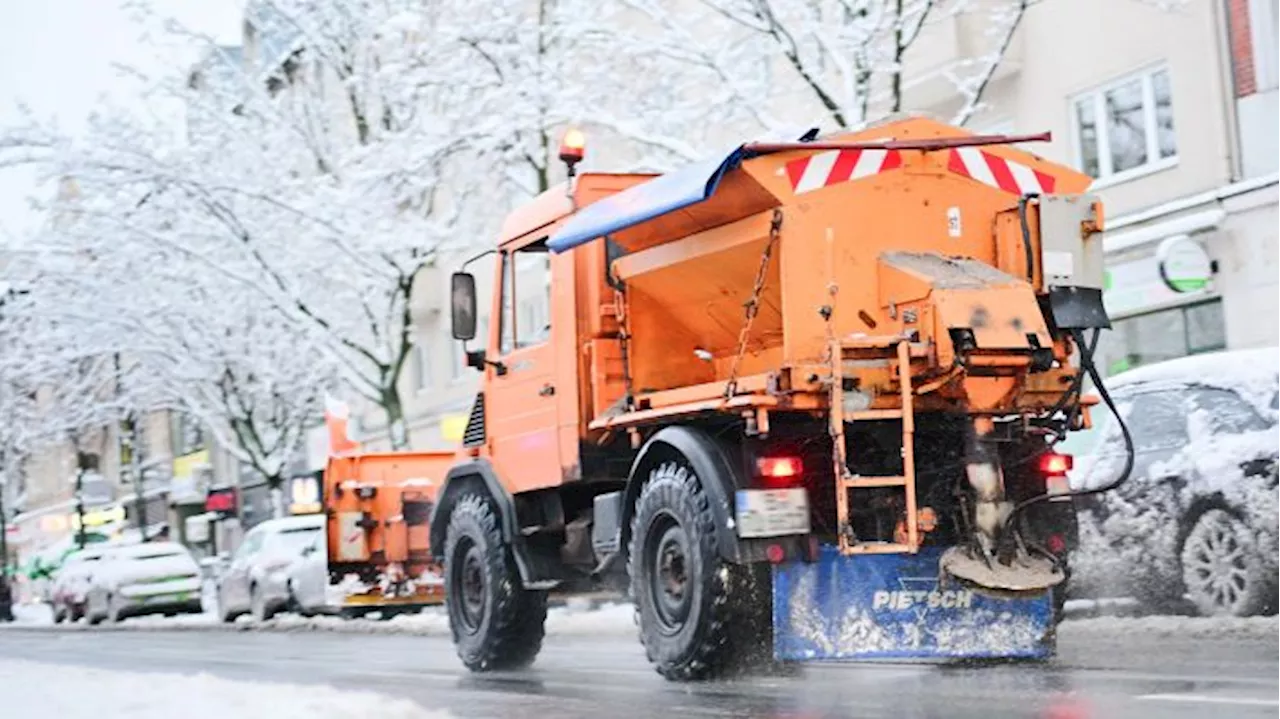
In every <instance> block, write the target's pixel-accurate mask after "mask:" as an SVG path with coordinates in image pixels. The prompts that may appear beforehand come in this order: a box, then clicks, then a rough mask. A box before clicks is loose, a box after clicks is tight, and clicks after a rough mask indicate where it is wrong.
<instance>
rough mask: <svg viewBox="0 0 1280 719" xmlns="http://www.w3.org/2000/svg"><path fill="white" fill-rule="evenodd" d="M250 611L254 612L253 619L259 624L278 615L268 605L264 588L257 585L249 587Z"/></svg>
mask: <svg viewBox="0 0 1280 719" xmlns="http://www.w3.org/2000/svg"><path fill="white" fill-rule="evenodd" d="M249 611H251V612H253V619H254V621H258V622H265V621H268V620H270V619H271V618H272V617H274V616H275V615H276V612H275V610H274V609H272V608H271V607H269V606H268V605H267V598H266V596H265V595H263V593H262V588H261V587H259V586H258V585H256V584H253V585H250V586H249Z"/></svg>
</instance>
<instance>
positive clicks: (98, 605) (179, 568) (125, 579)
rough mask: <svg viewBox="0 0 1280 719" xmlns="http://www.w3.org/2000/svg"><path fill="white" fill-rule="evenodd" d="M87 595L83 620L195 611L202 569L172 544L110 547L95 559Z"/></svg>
mask: <svg viewBox="0 0 1280 719" xmlns="http://www.w3.org/2000/svg"><path fill="white" fill-rule="evenodd" d="M95 564H96V565H97V566H95V567H94V570H93V573H92V576H91V577H90V579H89V589H88V591H87V592H86V594H85V618H86V619H88V620H89V623H90V624H97V623H99V622H101V621H102V620H104V619H107V620H110V621H112V622H118V621H120V620H121V619H124V618H126V617H136V616H142V615H145V614H164V615H165V616H173V615H175V614H199V613H200V612H202V611H204V607H203V605H202V603H201V601H200V567H199V565H197V564H196V560H195V558H194V557H192V556H191V552H190V551H188V550H187V548H186V547H184V546H182V545H181V544H177V543H174V542H148V543H145V544H135V545H131V546H123V547H112V548H110V549H107V550H106V553H105V554H104V555H103V557H102V558H101V559H99V560H98V561H97V562H95Z"/></svg>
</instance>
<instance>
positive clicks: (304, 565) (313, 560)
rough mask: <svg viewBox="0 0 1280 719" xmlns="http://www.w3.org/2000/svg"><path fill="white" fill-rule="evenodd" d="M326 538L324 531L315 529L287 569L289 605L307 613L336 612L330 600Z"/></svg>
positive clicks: (308, 614) (309, 614) (304, 613)
mask: <svg viewBox="0 0 1280 719" xmlns="http://www.w3.org/2000/svg"><path fill="white" fill-rule="evenodd" d="M327 541H328V538H327V537H326V536H325V533H324V531H319V532H316V534H315V538H314V539H313V540H312V542H311V544H308V545H307V546H305V547H303V548H302V552H301V553H300V554H299V555H298V557H297V559H295V560H294V561H293V563H292V564H290V565H289V569H288V570H287V573H288V580H287V589H288V594H289V602H288V606H289V607H290V608H292V609H296V610H297V611H298V612H300V613H301V614H303V615H306V616H311V615H314V614H331V613H335V612H336V608H335V607H334V606H333V604H332V602H330V601H329V557H328V547H327V546H326V542H327Z"/></svg>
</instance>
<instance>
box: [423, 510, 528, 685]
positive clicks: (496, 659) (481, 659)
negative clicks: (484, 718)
mask: <svg viewBox="0 0 1280 719" xmlns="http://www.w3.org/2000/svg"><path fill="white" fill-rule="evenodd" d="M444 556H445V582H446V586H447V588H448V591H447V592H446V594H445V606H446V609H447V610H448V613H449V628H450V630H451V631H452V633H453V642H454V645H455V646H456V648H457V651H458V657H459V658H460V659H461V660H462V663H463V664H464V665H465V666H466V667H467V668H468V669H470V670H472V671H477V672H479V671H492V670H501V669H515V668H521V667H525V666H528V665H529V664H532V663H533V660H534V658H535V657H537V655H538V652H539V651H540V650H541V649H542V638H543V636H544V634H545V631H546V630H545V623H546V618H547V593H546V592H544V591H530V590H527V589H525V588H524V586H523V583H522V580H521V578H520V572H519V571H518V570H517V568H516V564H515V560H514V558H513V557H512V554H511V550H510V548H509V547H507V545H506V544H505V542H504V541H503V539H502V531H501V530H500V529H499V526H498V517H497V515H496V514H495V513H494V511H493V509H492V507H491V506H490V505H489V502H488V501H487V500H486V498H485V497H483V496H482V495H480V494H477V493H469V494H466V495H464V496H462V497H460V498H459V499H458V501H457V503H456V504H454V506H453V511H452V512H451V513H450V515H449V527H448V530H447V534H446V540H445V551H444Z"/></svg>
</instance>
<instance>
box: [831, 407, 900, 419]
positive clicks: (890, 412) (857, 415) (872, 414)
mask: <svg viewBox="0 0 1280 719" xmlns="http://www.w3.org/2000/svg"><path fill="white" fill-rule="evenodd" d="M875 419H902V410H900V409H864V410H861V411H858V412H846V413H845V415H844V421H846V422H859V421H867V420H875Z"/></svg>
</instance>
